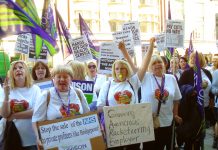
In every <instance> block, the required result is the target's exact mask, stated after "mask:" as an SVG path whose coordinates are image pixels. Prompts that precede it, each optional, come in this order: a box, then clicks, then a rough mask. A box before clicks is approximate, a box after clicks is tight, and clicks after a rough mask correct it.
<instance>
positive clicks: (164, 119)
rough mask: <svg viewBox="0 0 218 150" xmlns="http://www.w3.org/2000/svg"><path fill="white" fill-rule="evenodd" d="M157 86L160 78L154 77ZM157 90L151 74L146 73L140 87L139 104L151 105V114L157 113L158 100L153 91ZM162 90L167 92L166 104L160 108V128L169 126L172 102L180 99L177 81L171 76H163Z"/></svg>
mask: <svg viewBox="0 0 218 150" xmlns="http://www.w3.org/2000/svg"><path fill="white" fill-rule="evenodd" d="M155 77H156V79H157V82H158V83H159V85H161V81H162V78H161V77H157V76H155ZM156 89H159V88H158V85H157V83H156V81H155V78H154V76H153V74H152V73H150V72H146V74H145V76H144V79H143V81H142V85H141V95H142V99H141V103H151V105H152V111H153V113H157V109H158V102H159V101H158V100H157V99H156V98H155V90H156ZM164 89H165V90H167V91H168V92H169V96H168V97H167V100H166V103H165V104H163V103H161V107H160V113H159V118H160V127H166V126H170V125H171V124H172V120H173V101H175V100H180V99H181V98H182V96H181V93H180V90H179V87H178V84H177V81H176V79H175V77H174V76H173V75H171V74H165V85H164Z"/></svg>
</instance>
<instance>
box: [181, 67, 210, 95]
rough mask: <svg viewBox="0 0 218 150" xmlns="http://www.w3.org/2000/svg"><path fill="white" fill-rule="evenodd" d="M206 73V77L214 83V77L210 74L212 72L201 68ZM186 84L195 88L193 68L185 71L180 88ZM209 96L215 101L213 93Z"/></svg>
mask: <svg viewBox="0 0 218 150" xmlns="http://www.w3.org/2000/svg"><path fill="white" fill-rule="evenodd" d="M201 69H202V70H203V71H204V73H205V74H206V76H207V77H208V78H209V80H210V81H211V83H212V79H213V78H212V75H211V73H210V71H208V70H207V69H204V68H201ZM185 84H189V85H191V86H194V70H193V68H189V69H187V70H185V71H184V72H183V73H182V76H181V77H180V79H179V86H182V85H185ZM209 96H210V98H211V99H214V95H213V94H212V92H211V91H210V93H209Z"/></svg>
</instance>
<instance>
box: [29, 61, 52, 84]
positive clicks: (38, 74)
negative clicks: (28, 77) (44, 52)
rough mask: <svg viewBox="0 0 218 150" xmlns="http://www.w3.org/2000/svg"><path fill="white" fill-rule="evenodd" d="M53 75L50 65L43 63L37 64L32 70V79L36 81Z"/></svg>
mask: <svg viewBox="0 0 218 150" xmlns="http://www.w3.org/2000/svg"><path fill="white" fill-rule="evenodd" d="M50 77H51V74H50V71H49V68H48V65H47V64H45V63H44V62H42V61H38V62H36V64H35V65H34V66H33V68H32V78H33V80H34V81H40V80H43V79H46V78H50Z"/></svg>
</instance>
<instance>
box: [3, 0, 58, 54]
mask: <svg viewBox="0 0 218 150" xmlns="http://www.w3.org/2000/svg"><path fill="white" fill-rule="evenodd" d="M21 33H33V34H37V35H39V36H40V37H42V38H43V39H44V40H46V42H47V43H49V44H51V45H52V46H53V47H56V46H57V43H56V41H55V40H54V39H53V38H52V37H51V36H49V35H48V34H47V33H46V32H45V31H44V30H43V29H42V28H41V27H40V26H39V25H38V24H37V23H36V22H35V21H34V20H33V19H32V18H31V17H30V16H29V15H28V14H27V13H26V12H25V11H23V10H22V9H21V8H20V7H19V6H18V5H17V4H16V3H14V2H13V1H12V0H7V1H6V0H1V1H0V38H3V37H6V36H7V35H13V34H21ZM54 53H55V52H54Z"/></svg>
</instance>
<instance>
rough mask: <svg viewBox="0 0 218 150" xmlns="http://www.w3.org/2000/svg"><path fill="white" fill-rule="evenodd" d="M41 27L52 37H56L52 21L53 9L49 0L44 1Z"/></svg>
mask: <svg viewBox="0 0 218 150" xmlns="http://www.w3.org/2000/svg"><path fill="white" fill-rule="evenodd" d="M41 27H42V28H43V29H44V30H45V31H46V32H47V33H48V34H49V35H50V36H51V37H52V38H53V39H56V38H57V30H56V27H55V22H54V15H53V9H52V7H51V3H50V0H46V1H44V7H43V11H42V20H41Z"/></svg>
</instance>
